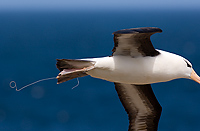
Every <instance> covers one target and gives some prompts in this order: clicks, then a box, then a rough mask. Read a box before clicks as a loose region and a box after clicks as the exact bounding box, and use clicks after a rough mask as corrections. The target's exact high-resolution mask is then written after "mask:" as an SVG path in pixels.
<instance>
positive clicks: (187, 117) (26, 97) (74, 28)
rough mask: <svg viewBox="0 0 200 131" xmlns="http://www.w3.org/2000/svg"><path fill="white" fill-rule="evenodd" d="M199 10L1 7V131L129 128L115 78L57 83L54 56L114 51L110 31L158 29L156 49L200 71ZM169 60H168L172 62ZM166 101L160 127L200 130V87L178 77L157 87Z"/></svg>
mask: <svg viewBox="0 0 200 131" xmlns="http://www.w3.org/2000/svg"><path fill="white" fill-rule="evenodd" d="M199 23H200V10H171V11H169V10H161V11H157V10H148V11H141V10H128V9H127V10H123V11H122V10H121V11H117V10H116V11H111V10H107V11H89V10H87V11H2V12H0V58H1V59H0V61H1V64H0V65H1V68H0V73H1V74H0V130H1V131H127V130H128V119H127V114H126V112H125V110H124V108H123V107H122V105H121V103H120V101H119V99H118V96H117V93H116V91H115V88H114V84H113V83H111V82H107V81H104V80H100V79H96V78H92V77H90V76H87V77H83V78H80V79H79V81H80V84H79V86H78V87H76V88H75V89H72V88H73V87H74V86H75V85H76V84H77V81H76V79H74V80H71V81H68V82H65V83H62V84H59V85H57V84H56V82H57V81H56V80H49V81H43V82H40V83H37V84H35V85H33V86H30V87H27V88H25V89H24V90H22V91H19V92H17V91H15V89H12V88H10V86H9V83H10V81H13V80H14V81H16V83H17V86H18V88H21V87H22V86H25V85H27V84H29V83H31V82H34V81H37V80H39V79H43V78H48V77H55V76H57V74H58V73H59V71H58V70H57V68H56V65H55V64H56V59H58V58H68V59H78V58H88V57H101V56H108V55H111V54H112V52H111V50H112V48H113V45H114V44H113V35H112V32H114V31H117V30H120V29H125V28H134V27H159V28H161V29H162V30H163V33H160V34H155V35H153V36H152V37H151V40H152V42H153V45H154V47H155V48H157V49H162V50H166V51H169V52H173V53H177V54H180V55H182V56H184V57H185V58H187V59H188V60H189V61H190V62H191V63H192V64H193V68H194V69H195V71H196V72H197V73H199V74H200V59H199V58H200V52H199V50H200V42H199V39H200V24H199ZM169 64H170V63H169ZM152 87H153V90H154V92H155V95H156V97H157V99H158V101H159V102H160V104H161V105H162V107H163V111H162V116H161V119H160V123H159V131H197V130H200V120H199V118H200V102H199V100H200V85H199V84H198V83H196V82H194V81H191V80H186V79H179V80H173V81H171V82H166V83H158V84H153V85H152Z"/></svg>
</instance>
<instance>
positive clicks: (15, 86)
mask: <svg viewBox="0 0 200 131" xmlns="http://www.w3.org/2000/svg"><path fill="white" fill-rule="evenodd" d="M52 79H57V78H56V77H50V78H45V79H40V80H38V81H35V82H33V83H30V84H28V85H26V86H23V87H22V88H20V89H17V84H16V82H15V81H11V82H10V84H9V85H10V87H11V88H16V91H21V90H23V89H24V88H26V87H28V86H31V85H34V84H36V83H38V82H41V81H47V80H52ZM77 86H79V80H78V78H77V84H76V85H75V86H74V87H72V89H74V88H76V87H77Z"/></svg>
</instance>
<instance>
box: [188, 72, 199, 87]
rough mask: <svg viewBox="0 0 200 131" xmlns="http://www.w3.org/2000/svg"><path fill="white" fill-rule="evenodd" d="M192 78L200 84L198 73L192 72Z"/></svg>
mask: <svg viewBox="0 0 200 131" xmlns="http://www.w3.org/2000/svg"><path fill="white" fill-rule="evenodd" d="M190 77H191V79H192V80H194V81H196V82H197V83H199V84H200V77H199V76H198V75H197V73H196V72H195V71H194V70H192V73H191V75H190Z"/></svg>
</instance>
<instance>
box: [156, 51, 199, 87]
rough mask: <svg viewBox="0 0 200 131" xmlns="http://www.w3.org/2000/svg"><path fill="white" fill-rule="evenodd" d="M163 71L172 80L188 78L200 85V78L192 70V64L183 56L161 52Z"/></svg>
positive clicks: (160, 58)
mask: <svg viewBox="0 0 200 131" xmlns="http://www.w3.org/2000/svg"><path fill="white" fill-rule="evenodd" d="M159 51H160V52H161V54H162V55H161V56H160V57H159V60H160V61H162V62H161V63H162V67H163V68H162V69H163V70H164V71H165V72H167V73H168V74H169V76H171V79H177V78H187V79H192V80H194V81H196V82H197V83H199V84H200V77H199V76H198V75H197V74H196V72H195V71H194V70H193V68H192V64H191V63H190V62H189V61H188V60H187V59H185V58H183V57H182V56H179V55H176V54H173V53H169V52H165V51H162V50H159Z"/></svg>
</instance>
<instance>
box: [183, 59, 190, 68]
mask: <svg viewBox="0 0 200 131" xmlns="http://www.w3.org/2000/svg"><path fill="white" fill-rule="evenodd" d="M184 61H185V63H186V64H187V67H189V68H191V67H192V65H191V64H190V63H189V62H188V61H186V60H184Z"/></svg>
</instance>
